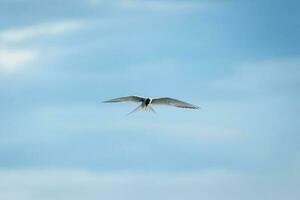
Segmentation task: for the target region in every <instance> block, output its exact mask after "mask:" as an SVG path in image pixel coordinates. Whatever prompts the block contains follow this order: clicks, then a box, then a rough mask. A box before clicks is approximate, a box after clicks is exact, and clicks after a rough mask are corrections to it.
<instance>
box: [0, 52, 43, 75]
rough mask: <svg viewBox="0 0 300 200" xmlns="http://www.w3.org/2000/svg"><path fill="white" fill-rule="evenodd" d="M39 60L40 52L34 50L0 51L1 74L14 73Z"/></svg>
mask: <svg viewBox="0 0 300 200" xmlns="http://www.w3.org/2000/svg"><path fill="white" fill-rule="evenodd" d="M37 59H38V52H37V51H35V50H32V49H0V72H1V71H2V72H5V73H6V72H7V73H12V72H16V71H17V70H22V69H25V67H26V66H27V65H29V64H31V63H33V62H34V61H35V60H37Z"/></svg>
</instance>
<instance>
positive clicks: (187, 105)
mask: <svg viewBox="0 0 300 200" xmlns="http://www.w3.org/2000/svg"><path fill="white" fill-rule="evenodd" d="M151 104H153V105H169V106H176V107H179V108H191V109H199V107H198V106H195V105H193V104H190V103H187V102H184V101H180V100H177V99H173V98H170V97H163V98H157V99H153V100H152V102H151Z"/></svg>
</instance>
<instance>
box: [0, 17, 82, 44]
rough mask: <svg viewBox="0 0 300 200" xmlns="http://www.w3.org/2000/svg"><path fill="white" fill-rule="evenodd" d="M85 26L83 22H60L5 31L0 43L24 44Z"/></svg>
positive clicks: (0, 33)
mask: <svg viewBox="0 0 300 200" xmlns="http://www.w3.org/2000/svg"><path fill="white" fill-rule="evenodd" d="M83 24H84V23H83V22H82V21H59V22H52V23H42V24H37V25H32V26H27V27H21V28H14V29H9V30H4V31H2V32H0V42H24V41H28V40H31V39H36V37H41V36H43V37H45V36H46V37H49V36H57V35H61V34H64V33H67V32H70V31H74V30H77V29H79V28H81V27H82V26H83Z"/></svg>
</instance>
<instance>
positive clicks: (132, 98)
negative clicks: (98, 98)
mask: <svg viewBox="0 0 300 200" xmlns="http://www.w3.org/2000/svg"><path fill="white" fill-rule="evenodd" d="M144 100H145V98H143V97H139V96H127V97H120V98H115V99H110V100H107V101H103V103H115V102H124V101H132V102H143V101H144Z"/></svg>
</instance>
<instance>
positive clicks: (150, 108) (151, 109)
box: [147, 105, 156, 114]
mask: <svg viewBox="0 0 300 200" xmlns="http://www.w3.org/2000/svg"><path fill="white" fill-rule="evenodd" d="M147 108H148V109H149V110H150V111H151V112H153V113H155V114H156V111H155V110H154V109H153V108H152V107H151V106H150V105H149V106H148V107H147Z"/></svg>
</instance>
